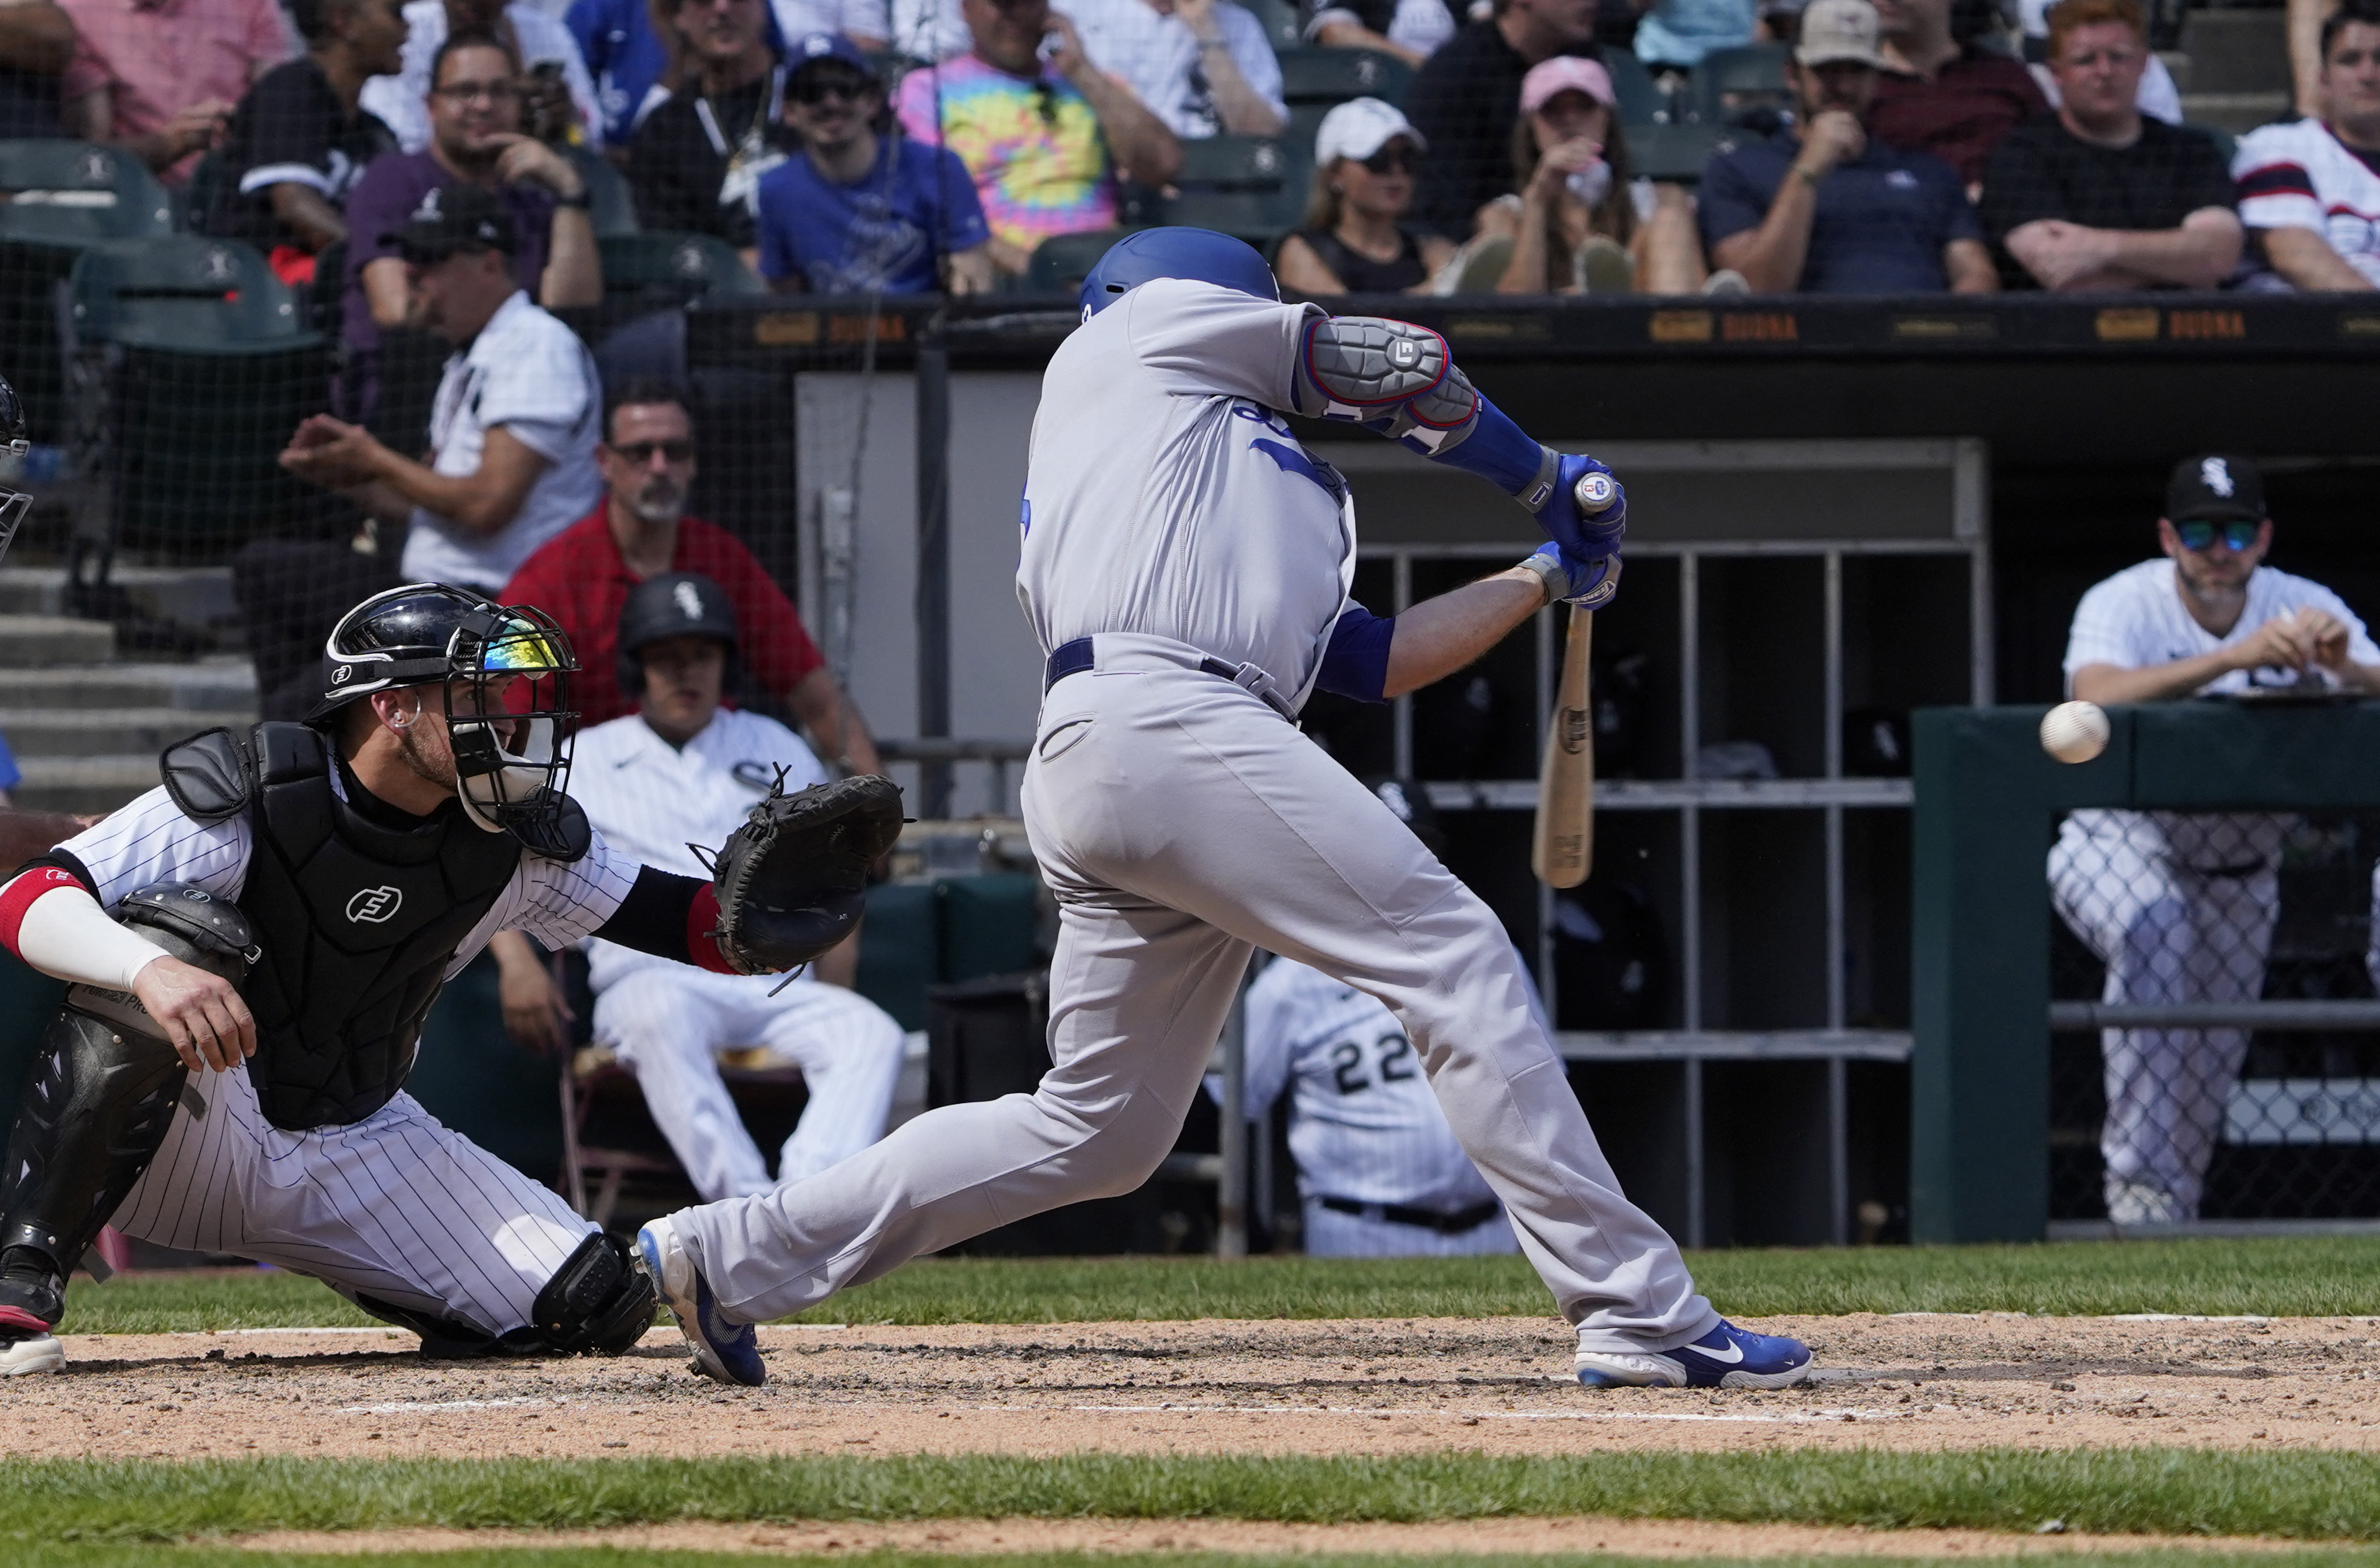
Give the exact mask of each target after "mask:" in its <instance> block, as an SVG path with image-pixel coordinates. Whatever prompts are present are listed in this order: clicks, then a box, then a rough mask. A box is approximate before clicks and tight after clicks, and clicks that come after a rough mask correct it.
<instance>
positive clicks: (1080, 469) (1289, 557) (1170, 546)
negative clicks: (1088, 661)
mask: <svg viewBox="0 0 2380 1568" xmlns="http://www.w3.org/2000/svg"><path fill="white" fill-rule="evenodd" d="M1314 313H1315V307H1313V306H1310V305H1281V304H1276V303H1274V302H1272V301H1270V300H1266V299H1257V298H1253V297H1251V296H1249V295H1245V294H1240V293H1237V292H1235V291H1233V290H1232V289H1228V288H1221V287H1218V286H1215V285H1213V284H1204V283H1187V282H1184V281H1182V280H1179V279H1174V278H1160V279H1159V280H1157V281H1156V282H1154V283H1146V284H1143V285H1141V286H1139V287H1137V288H1135V289H1134V290H1133V291H1132V292H1131V293H1130V294H1128V295H1126V296H1124V298H1122V299H1120V300H1118V301H1117V302H1116V303H1115V304H1113V305H1111V306H1110V307H1108V309H1106V310H1102V311H1100V312H1099V314H1098V315H1096V316H1094V317H1092V318H1091V319H1090V320H1089V321H1087V322H1084V323H1083V325H1082V326H1080V327H1078V328H1077V329H1075V333H1074V334H1073V335H1071V336H1069V337H1068V338H1067V339H1066V341H1065V342H1064V343H1062V344H1061V345H1060V346H1059V347H1058V351H1057V353H1056V354H1055V355H1053V356H1051V358H1050V371H1049V374H1048V375H1047V376H1046V377H1045V378H1044V380H1043V382H1042V390H1041V407H1040V410H1039V411H1038V413H1036V414H1035V415H1034V417H1033V444H1032V459H1031V463H1030V466H1029V467H1028V468H1027V469H1026V488H1025V513H1024V517H1023V518H1022V519H1021V521H1022V526H1023V529H1024V541H1023V546H1022V552H1021V557H1020V560H1019V564H1018V567H1017V573H1016V592H1017V597H1018V599H1019V600H1021V601H1022V602H1023V603H1024V605H1025V614H1026V617H1027V618H1028V619H1030V620H1031V621H1032V623H1033V629H1034V631H1035V633H1036V634H1037V635H1038V637H1039V638H1040V639H1041V647H1042V650H1043V651H1044V652H1047V651H1049V650H1051V649H1054V648H1056V647H1058V646H1059V645H1060V644H1062V643H1065V642H1070V641H1072V640H1074V639H1075V638H1078V637H1086V636H1089V635H1092V634H1095V633H1099V632H1137V633H1143V634H1146V635H1149V636H1155V637H1164V638H1172V639H1173V640H1175V641H1177V642H1183V643H1187V644H1188V645H1189V646H1191V647H1193V648H1196V649H1198V650H1200V651H1202V652H1205V653H1208V654H1211V655H1213V656H1214V657H1216V658H1218V659H1221V660H1224V661H1226V662H1231V663H1239V662H1249V663H1253V664H1256V665H1257V666H1258V667H1259V668H1261V669H1263V670H1264V671H1265V672H1266V673H1267V674H1268V675H1271V676H1272V678H1273V681H1274V683H1275V684H1276V685H1277V686H1279V687H1281V689H1282V691H1283V692H1284V693H1292V694H1294V693H1302V692H1303V691H1304V690H1305V687H1307V685H1308V684H1309V682H1310V681H1311V679H1312V677H1313V675H1314V674H1315V672H1316V671H1318V669H1319V668H1320V667H1321V660H1322V650H1323V648H1324V646H1325V645H1326V644H1327V643H1328V641H1329V639H1330V628H1331V626H1333V625H1334V624H1335V623H1336V622H1337V621H1338V619H1339V613H1340V611H1341V610H1342V609H1343V608H1344V607H1345V605H1346V602H1347V590H1348V586H1349V584H1351V583H1352V582H1353V581H1354V569H1355V526H1354V509H1353V507H1352V505H1350V504H1347V501H1346V495H1345V488H1346V487H1345V485H1344V483H1343V481H1342V480H1341V479H1340V477H1339V475H1338V473H1337V472H1336V471H1335V470H1334V469H1332V468H1330V467H1329V466H1328V465H1327V464H1323V463H1320V462H1318V461H1316V460H1315V459H1314V458H1313V457H1311V456H1308V455H1307V453H1306V451H1305V448H1304V447H1303V446H1301V445H1299V444H1298V441H1297V438H1296V437H1295V436H1294V435H1293V434H1292V433H1291V432H1290V428H1289V422H1288V421H1287V420H1286V419H1283V418H1282V417H1281V415H1280V414H1279V413H1277V412H1275V410H1277V409H1279V408H1281V407H1284V406H1285V405H1286V404H1287V403H1288V402H1289V399H1290V383H1291V377H1292V374H1293V370H1294V367H1295V364H1296V356H1297V351H1298V346H1299V344H1300V342H1301V341H1302V334H1303V329H1304V326H1305V322H1306V321H1307V320H1308V318H1309V317H1310V316H1311V315H1313V314H1314Z"/></svg>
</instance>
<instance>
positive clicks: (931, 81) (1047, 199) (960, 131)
mask: <svg viewBox="0 0 2380 1568" xmlns="http://www.w3.org/2000/svg"><path fill="white" fill-rule="evenodd" d="M963 9H964V13H965V18H966V23H967V30H968V32H969V33H970V34H971V35H972V36H973V37H974V39H975V49H974V51H973V52H972V53H970V54H966V55H960V56H958V57H957V58H956V59H952V60H945V61H943V62H942V63H941V65H939V66H932V67H921V68H920V69H917V70H914V71H911V72H910V73H909V74H908V75H907V76H905V77H904V78H903V79H901V89H900V100H899V105H898V107H899V112H900V117H901V126H902V128H903V129H904V130H905V131H907V132H908V134H909V135H910V136H911V137H912V138H914V139H916V140H918V141H922V142H925V143H927V144H928V145H929V146H931V145H937V144H939V145H941V146H945V147H948V148H949V149H950V150H951V151H952V152H955V153H957V154H958V156H959V159H960V161H961V162H962V163H964V164H966V167H967V172H968V173H969V174H970V175H972V176H975V184H976V192H977V196H978V197H979V198H980V199H981V201H982V202H983V213H984V217H985V219H986V220H987V221H988V222H989V223H990V225H991V254H992V260H993V261H994V263H995V264H997V265H998V266H999V267H1000V268H1001V269H1002V271H1003V272H1007V273H1023V272H1024V271H1025V269H1026V263H1027V262H1028V261H1030V260H1031V258H1032V255H1033V248H1034V247H1035V246H1037V245H1038V244H1040V243H1041V241H1043V240H1045V239H1047V238H1049V237H1050V236H1052V235H1060V234H1079V233H1082V232H1083V231H1084V230H1086V229H1100V228H1108V227H1111V226H1112V225H1114V223H1115V221H1116V180H1117V177H1118V176H1119V175H1121V176H1123V177H1126V178H1130V179H1135V180H1138V181H1140V182H1141V183H1143V184H1146V185H1163V184H1165V183H1166V182H1167V181H1169V180H1171V179H1172V177H1173V176H1174V175H1175V173H1176V172H1177V171H1178V170H1179V169H1180V168H1181V165H1182V146H1181V143H1180V142H1178V141H1176V140H1174V138H1173V133H1172V131H1170V130H1168V129H1166V128H1165V127H1164V125H1163V123H1162V122H1160V120H1159V119H1158V118H1157V116H1156V115H1152V114H1150V113H1149V111H1148V109H1147V106H1146V105H1144V104H1143V103H1141V102H1140V100H1138V99H1137V98H1135V97H1134V96H1133V95H1132V91H1131V90H1130V89H1129V88H1127V87H1125V86H1124V85H1123V83H1122V82H1119V81H1117V80H1116V79H1114V78H1113V77H1111V76H1109V75H1108V74H1107V73H1106V72H1104V71H1102V70H1100V69H1099V68H1098V67H1095V66H1093V65H1092V64H1091V63H1090V61H1089V60H1088V59H1087V58H1086V57H1085V55H1084V54H1083V49H1082V43H1081V41H1080V40H1078V39H1077V38H1076V37H1075V29H1074V24H1073V23H1071V22H1069V21H1068V20H1067V19H1066V18H1064V17H1062V16H1059V15H1056V14H1055V13H1053V12H1051V11H1050V6H1049V0H965V5H964V7H963ZM1045 32H1046V33H1050V34H1052V35H1054V40H1055V43H1056V47H1055V49H1054V50H1053V51H1052V53H1051V55H1050V58H1049V59H1048V60H1047V61H1044V60H1043V59H1042V58H1041V57H1040V55H1039V49H1040V44H1041V39H1042V36H1043V34H1044V33H1045Z"/></svg>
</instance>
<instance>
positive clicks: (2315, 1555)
mask: <svg viewBox="0 0 2380 1568" xmlns="http://www.w3.org/2000/svg"><path fill="white" fill-rule="evenodd" d="M24 1561H25V1564H26V1568H356V1563H357V1562H358V1561H359V1560H358V1558H356V1557H353V1556H349V1555H346V1554H341V1555H337V1556H325V1555H320V1554H315V1553H310V1552H283V1551H243V1550H237V1549H236V1548H225V1547H202V1546H183V1547H163V1548H161V1547H157V1546H153V1545H148V1544H142V1545H139V1546H103V1547H90V1546H79V1545H77V1546H59V1547H47V1548H38V1549H36V1550H34V1551H33V1553H32V1555H31V1556H30V1558H28V1559H26V1560H24ZM360 1561H362V1562H368V1563H370V1565H371V1568H752V1564H753V1563H754V1562H755V1561H757V1560H756V1559H755V1558H754V1557H752V1556H749V1555H747V1554H745V1553H742V1552H735V1553H728V1552H709V1551H647V1550H637V1549H636V1548H621V1547H565V1548H546V1547H502V1546H498V1547H466V1548H463V1549H461V1550H455V1551H431V1552H424V1551H399V1552H376V1553H374V1554H372V1555H371V1556H370V1557H368V1558H364V1559H361V1560H360ZM769 1561H783V1560H782V1559H777V1558H771V1559H769ZM807 1561H808V1562H829V1561H831V1562H836V1563H853V1564H857V1565H859V1568H894V1565H895V1564H898V1565H900V1568H1656V1565H1657V1564H1658V1568H1718V1565H1719V1564H1721V1563H1729V1564H1733V1563H1736V1562H1741V1561H1742V1560H1741V1559H1735V1558H1688V1559H1683V1560H1680V1559H1675V1558H1670V1559H1659V1558H1633V1557H1609V1556H1603V1555H1600V1554H1597V1553H1592V1552H1588V1553H1576V1554H1573V1553H1563V1554H1560V1555H1546V1556H1535V1557H1524V1556H1515V1555H1510V1554H1504V1553H1493V1554H1485V1553H1483V1554H1477V1555H1474V1554H1471V1553H1451V1552H1450V1553H1444V1554H1438V1553H1429V1554H1421V1553H1416V1554H1413V1555H1406V1554H1404V1553H1398V1554H1397V1555H1394V1556H1358V1555H1352V1554H1342V1553H1336V1552H1334V1553H1330V1554H1328V1555H1314V1556H1303V1555H1301V1556H1295V1557H1280V1556H1263V1555H1250V1556H1245V1557H1243V1556H1234V1555H1231V1554H1228V1553H1224V1552H1187V1551H1162V1552H1129V1553H1108V1552H1098V1553H1090V1552H1071V1551H1069V1552H1058V1551H1035V1552H1018V1553H1015V1554H1013V1555H1012V1554H1009V1553H1006V1552H1002V1553H1001V1554H1000V1555H998V1556H996V1557H945V1556H925V1555H919V1554H917V1553H912V1552H901V1551H892V1550H883V1551H867V1552H855V1551H838V1552H834V1553H832V1555H831V1556H830V1555H826V1554H821V1555H820V1556H816V1557H811V1558H809V1559H807ZM1760 1561H1761V1562H1762V1563H1763V1565H1764V1568H1877V1564H1879V1563H1883V1562H1891V1561H1893V1560H1892V1559H1890V1558H1876V1557H1775V1558H1764V1559H1761V1560H1760ZM1904 1561H1906V1560H1904ZM1938 1561H1939V1560H1937V1562H1938ZM2056 1562H2058V1564H2059V1568H2374V1564H2380V1551H2374V1550H2371V1549H2369V1548H2359V1547H2348V1548H2332V1549H2328V1550H2324V1549H2313V1550H2298V1551H2279V1552H2267V1551H2258V1552H2253V1553H2249V1552H2228V1551H2223V1552H2212V1551H2191V1550H2170V1549H2152V1550H2145V1551H2125V1552H2092V1553H2088V1554H2083V1553H2077V1554H2074V1555H2065V1554H2061V1555H2059V1556H2058V1558H2057V1559H2056Z"/></svg>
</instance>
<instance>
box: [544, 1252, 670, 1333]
mask: <svg viewBox="0 0 2380 1568" xmlns="http://www.w3.org/2000/svg"><path fill="white" fill-rule="evenodd" d="M660 1310H661V1296H660V1294H659V1293H658V1292H657V1291H655V1290H654V1289H653V1282H652V1281H651V1280H650V1279H648V1278H647V1277H646V1275H645V1271H644V1270H643V1269H641V1268H639V1267H638V1266H637V1262H636V1259H635V1257H634V1255H633V1254H632V1253H631V1252H630V1251H629V1249H628V1245H627V1243H625V1242H624V1241H622V1240H620V1238H619V1237H617V1236H614V1235H612V1234H608V1233H606V1232H603V1231H598V1232H596V1233H595V1234H593V1235H591V1236H589V1237H588V1238H587V1239H586V1240H585V1241H583V1242H581V1243H579V1245H578V1250H577V1251H576V1252H574V1253H572V1254H571V1255H570V1260H569V1261H568V1262H566V1263H565V1264H563V1266H562V1267H561V1268H560V1269H559V1270H555V1272H554V1276H553V1279H551V1280H548V1281H547V1282H546V1283H545V1288H544V1289H543V1290H541V1291H540V1292H538V1293H537V1301H536V1303H535V1304H534V1305H533V1306H532V1307H530V1308H529V1313H530V1318H531V1320H532V1321H533V1323H534V1324H535V1326H536V1328H537V1330H538V1331H539V1333H540V1334H541V1335H543V1336H544V1339H545V1343H547V1344H549V1345H551V1346H553V1348H554V1349H556V1350H558V1351H562V1352H564V1353H565V1354H570V1355H576V1354H577V1353H578V1352H581V1351H590V1352H592V1353H593V1354H595V1355H619V1354H620V1353H621V1352H622V1351H625V1350H626V1349H627V1348H628V1347H629V1346H630V1345H633V1344H635V1343H637V1341H638V1340H640V1339H642V1338H643V1337H644V1334H645V1331H646V1330H647V1329H650V1328H651V1327H652V1326H653V1319H654V1317H655V1316H656V1315H657V1314H658V1313H659V1312H660Z"/></svg>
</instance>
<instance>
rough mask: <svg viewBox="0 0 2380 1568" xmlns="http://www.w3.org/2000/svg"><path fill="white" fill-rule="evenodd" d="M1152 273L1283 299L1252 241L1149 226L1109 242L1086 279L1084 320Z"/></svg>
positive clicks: (1207, 230)
mask: <svg viewBox="0 0 2380 1568" xmlns="http://www.w3.org/2000/svg"><path fill="white" fill-rule="evenodd" d="M1152 278H1188V279H1190V280H1191V281H1192V282H1194V283H1211V284H1216V285H1219V286H1221V287H1224V288H1236V289H1238V290H1239V291H1240V292H1241V293H1242V294H1253V295H1255V296H1256V297H1257V298H1259V299H1278V298H1281V285H1280V284H1279V283H1278V282H1276V281H1275V280H1274V278H1273V275H1272V269H1271V268H1270V267H1268V266H1266V265H1265V260H1264V258H1263V257H1262V256H1259V255H1257V252H1256V250H1255V249H1254V248H1253V247H1251V246H1250V245H1248V244H1247V243H1246V242H1245V241H1243V240H1237V239H1233V237H1231V236H1230V235H1228V234H1217V233H1216V232H1215V231H1214V230H1213V229H1210V228H1145V229H1142V230H1141V231H1140V232H1139V233H1137V234H1128V235H1125V236H1124V237H1123V238H1122V239H1119V240H1117V241H1116V242H1115V243H1114V244H1113V245H1111V246H1110V247H1108V253H1107V254H1106V255H1104V256H1102V257H1100V258H1099V265H1098V266H1096V267H1093V268H1092V269H1091V272H1090V275H1089V276H1088V277H1087V278H1085V279H1084V280H1083V294H1082V301H1083V320H1085V321H1089V320H1090V319H1091V318H1092V317H1093V316H1096V315H1098V314H1099V312H1100V311H1101V310H1106V309H1107V308H1108V307H1109V306H1110V305H1112V304H1114V303H1115V301H1116V300H1117V298H1120V297H1121V296H1123V294H1124V293H1125V292H1127V291H1128V290H1131V289H1135V288H1138V287H1139V286H1141V285H1142V284H1145V283H1147V282H1148V281H1149V280H1151V279H1152Z"/></svg>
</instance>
